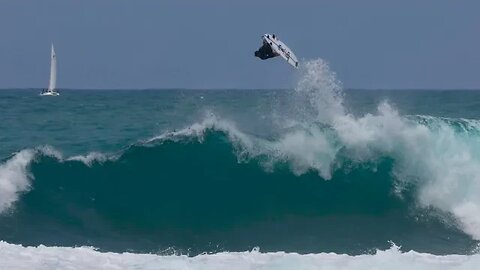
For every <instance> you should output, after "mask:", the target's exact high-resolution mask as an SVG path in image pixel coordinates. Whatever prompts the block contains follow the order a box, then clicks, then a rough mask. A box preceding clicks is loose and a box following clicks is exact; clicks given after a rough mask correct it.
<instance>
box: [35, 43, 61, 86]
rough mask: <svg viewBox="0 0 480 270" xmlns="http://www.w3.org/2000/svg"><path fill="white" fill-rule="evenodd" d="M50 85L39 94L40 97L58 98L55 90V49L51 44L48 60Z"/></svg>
mask: <svg viewBox="0 0 480 270" xmlns="http://www.w3.org/2000/svg"><path fill="white" fill-rule="evenodd" d="M50 60H51V61H50V83H49V85H48V89H45V90H43V91H42V93H40V95H41V96H58V95H60V93H58V92H57V91H56V90H55V88H56V87H57V55H56V54H55V48H53V44H52V54H51V59H50Z"/></svg>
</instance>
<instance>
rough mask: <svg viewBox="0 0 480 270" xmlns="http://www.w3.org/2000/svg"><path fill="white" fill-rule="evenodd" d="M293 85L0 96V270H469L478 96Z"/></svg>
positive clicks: (312, 77) (478, 234) (315, 82)
mask: <svg viewBox="0 0 480 270" xmlns="http://www.w3.org/2000/svg"><path fill="white" fill-rule="evenodd" d="M301 72H302V75H301V76H299V81H298V84H297V86H296V87H295V88H294V89H271V90H262V89H250V90H242V89H235V90H233V89H231V90H222V89H216V90H208V89H204V90H193V89H192V90H184V89H152V90H141V89H131V90H75V89H60V90H59V91H60V96H58V97H41V96H39V95H38V94H39V92H40V89H4V90H0V160H1V163H0V240H1V241H2V242H0V257H2V258H3V259H2V260H5V261H6V262H7V264H6V265H10V266H11V265H15V260H22V258H21V257H16V256H31V257H35V256H47V257H48V256H51V257H52V258H56V257H62V256H79V258H82V259H79V261H77V262H75V263H78V264H77V266H78V265H81V266H82V267H85V268H89V267H90V266H92V265H91V264H89V263H91V262H90V261H89V260H90V259H91V260H92V261H94V262H95V263H98V262H104V261H105V260H106V261H110V260H112V261H115V260H120V259H121V260H123V262H130V261H131V262H132V264H126V265H127V266H125V265H124V267H126V268H135V267H134V266H133V265H135V263H138V264H139V268H148V267H146V266H148V265H150V264H151V265H150V267H151V268H152V269H158V268H155V266H157V267H160V266H162V267H164V268H165V269H170V268H178V267H182V266H185V267H186V268H195V269H217V268H218V267H220V268H218V269H225V268H222V267H221V266H222V265H223V266H225V267H227V266H229V265H230V266H231V265H237V266H239V265H246V266H248V269H298V268H296V267H297V266H298V267H299V268H302V269H319V267H318V266H319V265H322V267H326V268H325V269H349V267H348V266H347V268H342V265H343V267H344V266H345V264H346V265H350V266H351V269H357V268H362V267H364V268H365V269H372V268H369V267H368V266H369V265H377V266H378V265H379V264H381V262H382V260H384V259H385V258H389V259H388V260H394V261H395V260H396V262H397V266H398V267H400V268H398V269H404V268H407V267H409V265H410V263H411V262H412V261H414V262H416V263H424V266H425V267H427V266H428V267H433V268H435V267H436V266H439V265H441V266H442V267H443V268H445V269H475V267H474V266H475V265H478V262H479V260H480V259H479V257H478V255H475V254H476V253H477V252H478V247H479V240H480V91H475V90H468V91H466V90H456V89H452V90H437V89H431V90H402V89H398V90H361V89H350V90H348V89H347V90H344V89H343V88H342V86H341V83H340V82H338V81H337V80H336V79H335V77H334V75H333V73H332V72H331V71H330V70H329V69H328V66H327V65H326V64H325V63H324V62H322V61H312V62H310V63H308V64H307V65H306V67H305V68H304V70H303V71H301ZM81 247H90V248H81ZM108 252H111V253H108ZM124 252H128V254H127V253H124ZM130 253H133V254H130ZM19 254H23V255H19ZM25 254H29V255H25ZM146 254H151V255H146ZM306 254H310V255H306ZM339 254H347V255H345V256H344V257H342V256H341V255H339ZM453 254H458V256H452V255H453ZM178 255H182V256H178ZM135 256H136V257H135ZM149 256H151V257H149ZM362 256H364V257H362ZM365 256H366V257H365ZM119 258H120V259H119ZM134 258H135V259H134ZM102 260H104V261H102ZM369 260H370V263H371V264H369ZM446 262H447V263H446ZM8 263H11V264H8ZM202 263H205V264H204V265H203V264H202ZM209 263H211V264H209ZM316 263H318V264H316ZM469 263H470V264H469ZM357 264H358V265H357ZM437 264H438V265H437ZM97 266H98V265H97ZM209 266H215V267H217V268H215V267H209ZM356 266H359V267H356ZM62 267H65V266H62ZM292 267H294V268H292ZM448 267H452V268H448ZM455 267H459V268H455ZM0 268H2V266H1V263H0ZM105 268H108V267H105ZM164 268H162V269H164ZM5 269H6V268H5ZM241 269H243V268H241ZM390 269H397V268H394V267H393V268H390ZM436 269H438V268H436Z"/></svg>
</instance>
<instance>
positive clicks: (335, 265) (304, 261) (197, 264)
mask: <svg viewBox="0 0 480 270" xmlns="http://www.w3.org/2000/svg"><path fill="white" fill-rule="evenodd" d="M0 262H1V263H0V268H2V269H72V270H74V269H92V270H94V269H102V270H108V269H165V270H166V269H208V270H214V269H233V270H243V269H265V270H268V269H275V270H278V269H305V270H307V269H315V270H319V269H326V270H327V269H328V270H340V269H345V270H347V269H348V270H355V269H362V270H363V269H364V270H371V269H389V270H395V269H398V270H403V269H411V270H415V269H439V270H447V269H457V270H474V269H478V265H480V255H446V256H436V255H431V254H428V253H418V252H415V251H409V252H401V251H400V249H399V247H397V246H395V245H393V246H392V247H391V248H390V249H388V250H384V251H382V250H378V251H376V253H375V254H365V255H358V256H349V255H346V254H335V253H319V254H305V255H301V254H297V253H285V252H274V253H262V252H260V251H258V250H257V249H255V250H253V251H250V252H222V253H216V254H202V255H198V256H195V257H188V256H185V255H170V256H161V255H155V254H134V253H112V252H107V253H103V252H99V251H96V250H95V249H93V248H90V247H76V248H71V247H46V246H43V245H40V246H38V247H23V246H20V245H13V244H9V243H6V242H3V241H2V242H0Z"/></svg>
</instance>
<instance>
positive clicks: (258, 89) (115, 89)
mask: <svg viewBox="0 0 480 270" xmlns="http://www.w3.org/2000/svg"><path fill="white" fill-rule="evenodd" d="M42 89H45V87H22V88H20V87H16V88H0V91H4V90H32V91H33V90H42ZM292 89H294V88H182V87H178V88H174V87H172V88H167V87H162V88H137V89H135V88H57V89H56V90H59V91H165V90H168V91H173V90H175V91H178V90H186V91H207V90H212V91H222V90H223V91H224V90H229V91H238V90H240V91H288V90H292ZM343 90H345V91H352V90H358V91H479V90H480V88H353V87H350V88H345V89H343Z"/></svg>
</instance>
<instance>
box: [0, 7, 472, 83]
mask: <svg viewBox="0 0 480 270" xmlns="http://www.w3.org/2000/svg"><path fill="white" fill-rule="evenodd" d="M266 32H271V33H276V34H277V35H278V36H279V37H280V38H281V39H282V40H283V41H284V42H285V43H287V44H288V45H289V47H290V48H291V49H292V50H293V51H294V52H295V53H296V54H297V56H298V57H299V59H301V60H302V59H303V60H306V59H315V58H323V59H325V60H327V61H328V62H329V63H330V65H331V68H332V70H334V71H335V72H336V73H337V76H338V78H339V79H340V80H341V81H342V82H343V84H344V85H345V87H348V88H453V89H456V88H477V89H480V1H479V0H472V1H462V0H402V1H400V0H398V1H393V0H392V1H390V0H330V1H322V0H315V1H313V0H312V1H307V0H288V1H287V0H276V1H272V0H238V1H232V0H188V1H187V0H171V1H170V0H151V1H142V0H135V1H134V0H128V1H127V0H77V1H69V0H41V1H40V0H11V1H10V0H0V88H9V87H15V88H24V87H46V86H47V84H48V76H49V75H48V73H49V65H50V64H49V61H50V43H51V42H53V43H54V44H55V48H56V51H57V58H58V82H57V86H58V87H59V88H172V87H173V88H277V87H280V88H288V87H292V86H293V85H294V84H295V77H296V71H294V70H293V69H292V68H291V67H290V66H289V65H287V64H286V63H285V62H283V61H282V60H280V59H272V60H269V61H261V60H259V59H257V58H254V56H253V52H254V51H255V50H256V49H257V48H258V47H259V46H260V44H261V41H260V36H261V35H262V34H264V33H266Z"/></svg>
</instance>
